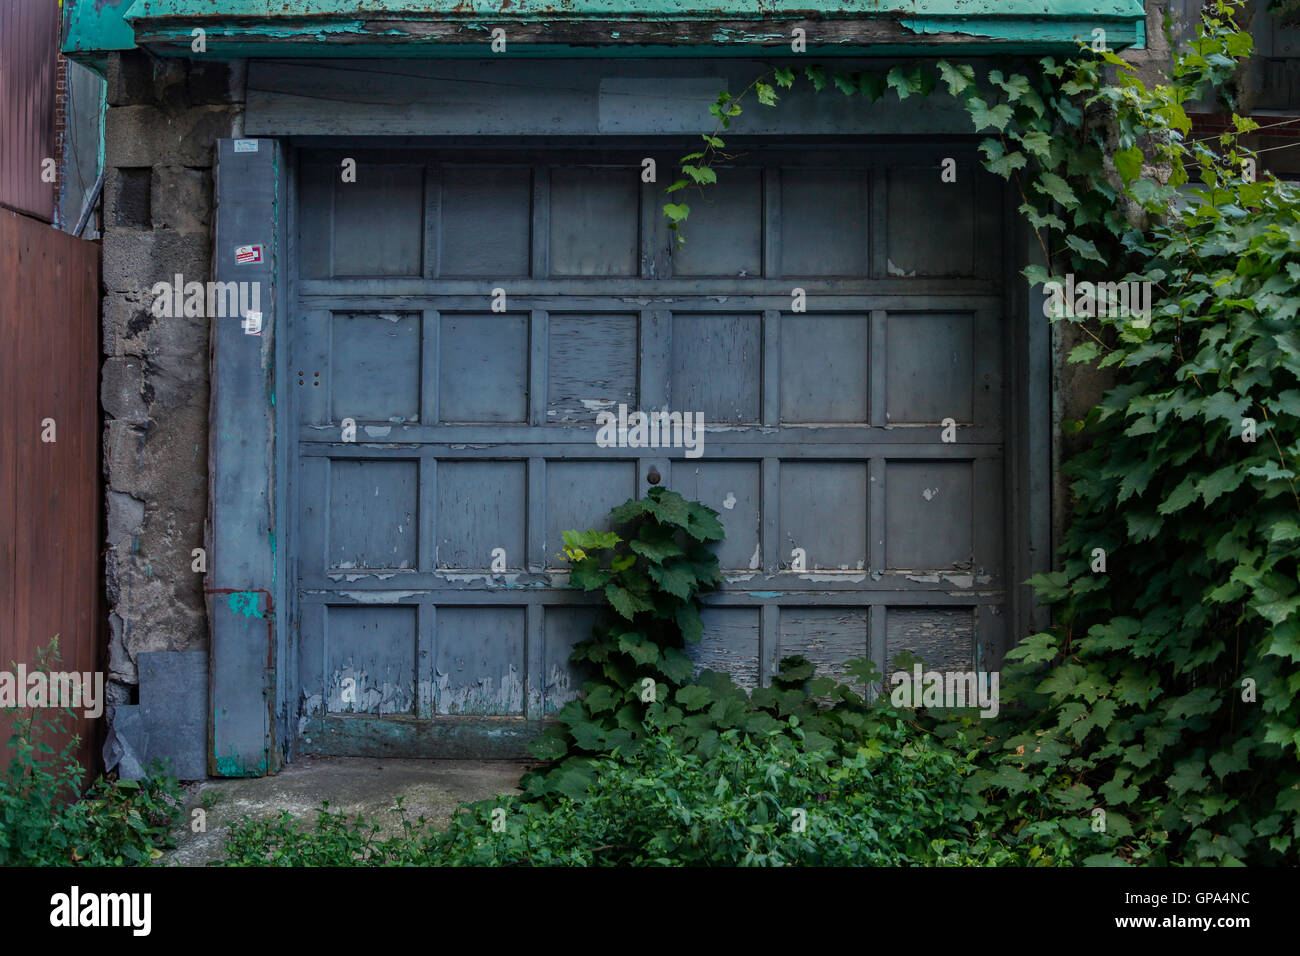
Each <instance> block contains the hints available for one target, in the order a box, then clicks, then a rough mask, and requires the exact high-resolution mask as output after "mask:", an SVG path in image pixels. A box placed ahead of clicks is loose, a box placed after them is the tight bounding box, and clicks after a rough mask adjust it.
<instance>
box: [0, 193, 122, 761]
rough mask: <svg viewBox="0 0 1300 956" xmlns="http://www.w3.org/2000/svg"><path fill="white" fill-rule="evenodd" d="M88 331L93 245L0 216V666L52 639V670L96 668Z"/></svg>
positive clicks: (88, 753) (1, 750)
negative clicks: (55, 644) (55, 648)
mask: <svg viewBox="0 0 1300 956" xmlns="http://www.w3.org/2000/svg"><path fill="white" fill-rule="evenodd" d="M98 328H99V244H98V243H97V242H87V241H86V240H83V239H75V238H73V237H72V236H70V235H68V234H67V233H63V232H59V231H58V230H55V229H52V228H50V227H49V226H47V225H45V224H44V223H41V222H38V221H36V220H35V219H29V218H27V217H25V216H20V215H18V214H16V213H13V212H10V211H8V210H5V209H0V670H5V671H8V670H10V669H11V667H12V665H13V664H23V665H25V666H26V667H28V668H35V667H36V660H37V651H38V649H39V648H41V647H44V646H46V645H48V644H49V642H50V640H51V638H53V637H54V636H55V635H58V638H59V651H60V656H61V658H62V659H61V662H60V664H59V665H58V668H57V669H59V670H65V671H70V670H77V671H81V672H87V671H90V672H94V671H99V670H102V661H101V659H100V657H101V655H100V646H101V642H100V640H99V638H100V619H101V616H102V608H101V597H100V595H101V590H102V589H101V588H100V583H99V582H100V566H101V563H100V540H101V533H100V501H101V498H102V496H101V493H100V462H99V445H100V417H99V334H98ZM49 439H53V440H52V441H51V440H49ZM11 716H12V715H11ZM98 724H99V722H98V721H93V720H90V719H84V718H82V717H81V716H80V712H79V716H78V720H77V724H76V726H75V727H74V728H73V729H75V731H76V732H77V733H79V734H80V735H81V738H82V746H81V758H82V764H83V766H85V767H87V768H90V769H93V767H94V765H95V758H94V754H96V753H97V752H98V741H97V740H96V731H97V729H98V727H97V725H98ZM8 740H9V727H8V724H7V723H5V722H4V721H2V720H0V766H4V765H7V762H8V759H9V748H8V747H7V746H4V745H5V744H7V743H8Z"/></svg>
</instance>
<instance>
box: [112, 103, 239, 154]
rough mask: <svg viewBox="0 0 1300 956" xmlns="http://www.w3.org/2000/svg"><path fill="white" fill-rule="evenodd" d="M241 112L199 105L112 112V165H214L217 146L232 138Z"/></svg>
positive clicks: (115, 110) (127, 107)
mask: <svg viewBox="0 0 1300 956" xmlns="http://www.w3.org/2000/svg"><path fill="white" fill-rule="evenodd" d="M237 115H238V111H237V110H236V109H234V108H233V107H229V106H195V107H191V108H189V109H182V110H175V111H172V112H167V111H164V110H161V109H158V108H157V107H154V106H117V107H114V108H112V109H110V110H109V111H108V117H107V120H106V123H105V132H104V144H105V152H106V154H107V161H108V164H109V165H111V166H199V167H209V166H211V165H212V157H213V144H214V143H215V142H216V140H218V139H221V138H223V137H228V136H230V135H231V132H232V130H233V129H234V122H235V117H236V116H237Z"/></svg>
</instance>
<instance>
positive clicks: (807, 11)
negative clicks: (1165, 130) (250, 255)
mask: <svg viewBox="0 0 1300 956" xmlns="http://www.w3.org/2000/svg"><path fill="white" fill-rule="evenodd" d="M807 4H808V0H713V2H711V3H710V2H708V0H459V2H457V0H65V2H64V21H65V22H64V44H63V50H64V52H65V53H67V54H68V55H70V56H73V57H76V58H78V59H81V60H83V61H86V62H89V63H91V64H92V65H93V64H95V63H102V62H103V59H104V56H105V54H106V53H107V52H109V51H112V50H128V49H131V48H133V47H142V48H144V49H147V50H150V51H152V52H154V53H157V54H160V55H178V56H190V55H196V56H197V55H205V56H210V57H213V58H217V59H222V58H235V57H246V56H257V57H282V56H310V57H316V58H319V57H330V56H365V57H375V56H423V57H429V56H458V55H459V56H475V57H478V56H483V55H485V53H487V51H488V48H489V44H490V42H491V39H492V36H491V33H492V30H493V29H494V28H496V27H503V28H504V29H505V31H506V32H505V37H506V42H507V50H506V52H507V53H508V54H510V55H562V56H575V55H577V56H581V55H587V56H609V55H619V54H623V53H625V54H630V55H636V56H646V55H682V54H685V55H692V54H694V55H706V56H717V55H725V54H738V55H743V56H754V55H756V54H762V55H768V56H771V55H781V54H788V55H795V54H794V53H793V51H792V50H791V46H790V43H791V31H792V30H793V29H794V28H795V27H802V28H803V29H805V30H806V34H807V52H808V53H812V54H817V55H821V56H827V55H844V56H863V55H874V54H880V55H886V56H899V55H910V54H918V53H926V52H929V53H931V54H940V53H942V54H954V53H966V54H972V53H973V54H979V53H997V52H1008V53H1037V52H1058V51H1066V50H1069V51H1072V50H1075V49H1077V47H1078V43H1079V42H1081V41H1082V42H1091V41H1092V40H1093V37H1094V33H1093V31H1094V30H1097V29H1102V30H1104V31H1105V37H1106V43H1107V45H1108V46H1110V47H1111V48H1113V49H1120V48H1123V47H1139V48H1140V47H1142V46H1143V45H1144V44H1145V39H1146V34H1145V14H1144V12H1143V3H1142V0H836V2H835V5H834V7H833V8H831V9H825V10H818V9H812V8H810V7H809V6H807ZM197 28H201V29H202V30H203V31H204V33H205V36H204V40H205V43H206V47H207V49H206V51H205V52H204V53H202V54H198V53H195V52H194V51H193V50H192V48H191V44H192V43H193V41H194V36H195V34H194V31H195V29H197Z"/></svg>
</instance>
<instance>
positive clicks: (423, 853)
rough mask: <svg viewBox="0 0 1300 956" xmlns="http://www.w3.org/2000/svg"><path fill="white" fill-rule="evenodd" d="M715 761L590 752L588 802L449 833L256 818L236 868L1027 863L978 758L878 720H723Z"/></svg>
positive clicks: (516, 807)
mask: <svg viewBox="0 0 1300 956" xmlns="http://www.w3.org/2000/svg"><path fill="white" fill-rule="evenodd" d="M719 744H720V745H719V747H718V749H717V751H716V752H715V753H714V754H713V755H712V756H710V757H705V756H703V755H701V754H700V753H699V752H698V751H696V752H687V751H684V750H683V749H682V747H681V744H680V742H679V741H678V740H677V739H676V738H675V737H674V736H673V735H671V734H669V733H666V732H662V731H660V732H651V733H648V734H647V735H646V736H645V737H644V738H642V741H641V746H640V747H638V748H637V750H636V754H635V756H628V755H626V754H624V753H622V752H621V751H620V750H617V749H616V750H615V751H614V752H613V753H611V754H608V755H605V756H602V757H599V758H596V759H594V760H592V761H591V768H592V773H593V785H592V787H591V790H590V791H589V792H586V793H583V794H582V795H581V796H580V798H577V799H575V798H573V797H570V796H566V795H562V794H552V795H548V796H545V797H541V798H537V797H533V798H518V797H501V798H498V799H497V800H489V801H484V802H482V803H478V804H473V805H471V806H468V807H464V808H462V809H461V810H460V811H459V812H458V813H457V814H456V816H455V817H454V819H453V820H452V823H451V826H450V827H449V828H448V830H447V831H446V832H445V833H443V832H438V831H435V830H433V829H432V828H430V827H429V826H427V824H426V823H425V821H423V820H419V821H414V822H413V821H410V820H407V819H403V822H402V826H401V830H400V832H398V833H396V834H394V835H391V836H384V835H383V830H382V829H381V827H380V826H379V824H378V823H377V822H376V821H374V820H366V819H363V818H355V819H351V820H349V819H347V818H346V817H345V816H343V815H342V814H337V813H333V812H331V811H329V810H328V808H325V810H324V811H323V812H322V813H320V814H319V815H318V817H317V819H316V821H315V823H314V825H313V827H312V828H311V829H303V828H301V827H300V826H299V825H298V824H297V823H296V821H294V820H293V818H292V817H290V816H289V815H288V814H287V813H286V814H281V816H280V817H279V818H278V819H273V820H267V821H253V820H245V821H243V822H242V823H241V824H239V825H238V826H236V827H235V828H234V829H233V831H232V834H231V837H230V841H229V843H228V851H227V859H226V861H225V864H226V865H283V866H294V865H339V864H351V863H357V864H362V865H370V866H378V865H407V864H417V865H449V866H456V865H470V866H557V865H559V866H632V865H637V866H641V865H647V866H727V865H735V866H775V865H822V866H836V865H881V866H885V865H906V864H986V863H1009V862H1017V860H1016V858H1015V857H1014V856H1013V855H1012V853H1011V851H1009V850H1008V849H1007V848H1006V847H1005V846H1002V845H1000V844H998V843H996V842H995V841H992V840H990V839H988V838H987V837H986V836H985V835H984V834H983V833H982V832H980V830H979V829H978V821H977V820H975V819H973V818H974V811H973V808H972V806H971V804H970V801H969V800H968V799H966V798H965V797H964V795H963V792H962V788H963V785H964V783H965V780H966V778H967V776H968V775H969V773H970V772H971V770H972V766H971V764H970V763H969V761H968V760H966V759H965V758H964V757H963V755H962V754H960V753H959V752H958V751H957V750H955V749H952V748H947V747H944V746H941V745H940V746H934V745H930V744H928V743H927V742H926V741H925V740H924V739H920V740H917V739H913V734H911V733H910V732H909V731H908V730H907V729H906V728H905V727H904V725H903V724H902V723H901V722H900V721H898V720H896V719H893V718H892V717H886V716H885V715H883V714H882V715H881V719H880V720H879V721H878V722H877V723H876V725H875V727H874V735H873V736H872V738H871V739H870V743H869V745H868V746H864V747H862V748H859V749H858V750H857V751H856V752H855V753H854V754H853V755H852V756H850V757H848V758H841V757H840V756H839V754H838V753H837V752H835V751H833V750H825V749H815V748H808V747H807V746H805V745H804V742H803V740H802V738H801V737H800V731H799V727H798V721H797V719H796V718H792V719H791V721H790V723H789V724H788V725H787V726H785V727H783V728H782V729H781V730H778V731H771V732H769V733H766V734H747V733H743V732H741V731H740V730H735V729H733V730H727V731H724V732H723V734H722V735H721V739H720V741H719Z"/></svg>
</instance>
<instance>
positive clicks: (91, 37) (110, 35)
mask: <svg viewBox="0 0 1300 956" xmlns="http://www.w3.org/2000/svg"><path fill="white" fill-rule="evenodd" d="M134 2H135V0H64V4H63V53H64V54H65V55H67V56H72V55H73V54H82V55H81V56H77V57H76V59H77V60H78V62H80V63H83V64H85V65H86V66H91V67H96V65H97V62H98V63H102V64H103V66H102V67H98V72H100V73H101V74H102V73H104V72H105V71H106V70H107V66H108V60H107V57H103V56H99V57H96V56H93V55H90V54H95V53H101V54H102V53H106V52H108V51H110V50H129V49H131V48H132V47H134V46H135V31H134V30H133V29H132V28H131V25H130V24H129V23H127V22H126V20H125V19H124V17H125V14H126V12H127V10H128V9H129V8H130V7H131V5H132V4H133V3H134Z"/></svg>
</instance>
